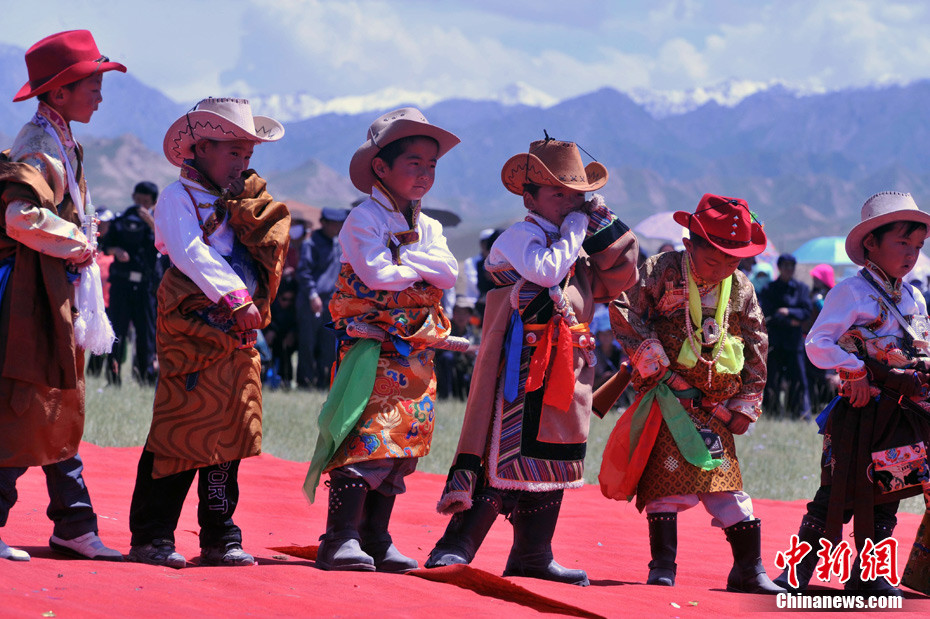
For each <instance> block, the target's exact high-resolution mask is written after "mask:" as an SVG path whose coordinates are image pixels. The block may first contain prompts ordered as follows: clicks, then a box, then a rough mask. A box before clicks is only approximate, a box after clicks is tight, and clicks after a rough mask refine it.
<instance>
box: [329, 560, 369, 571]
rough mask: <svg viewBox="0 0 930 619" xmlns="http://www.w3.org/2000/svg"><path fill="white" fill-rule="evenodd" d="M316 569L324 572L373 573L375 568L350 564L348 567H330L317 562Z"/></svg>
mask: <svg viewBox="0 0 930 619" xmlns="http://www.w3.org/2000/svg"><path fill="white" fill-rule="evenodd" d="M316 567H317V568H319V569H321V570H323V571H326V572H374V571H375V566H374V565H371V564H368V563H350V564H348V565H330V564H329V563H319V562H317V564H316Z"/></svg>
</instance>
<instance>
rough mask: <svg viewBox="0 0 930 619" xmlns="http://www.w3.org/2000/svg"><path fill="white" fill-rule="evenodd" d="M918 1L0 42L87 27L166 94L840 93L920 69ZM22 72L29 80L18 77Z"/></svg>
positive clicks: (380, 20) (55, 16) (123, 8)
mask: <svg viewBox="0 0 930 619" xmlns="http://www.w3.org/2000/svg"><path fill="white" fill-rule="evenodd" d="M928 5H930V3H924V2H920V1H907V0H903V1H902V0H898V1H896V0H889V1H886V2H881V1H871V0H716V1H713V0H708V1H703V2H702V1H698V0H651V1H624V0H617V1H609V0H567V1H562V2H549V1H546V0H462V1H457V2H456V1H452V0H408V1H406V2H397V1H391V0H222V1H214V0H159V1H146V2H135V1H125V0H124V1H120V2H116V1H113V0H93V1H87V0H67V1H62V0H44V1H43V2H40V3H31V2H22V1H21V0H0V13H2V14H3V27H2V31H0V42H2V43H7V44H12V45H16V46H19V47H22V48H24V49H25V48H27V47H29V46H30V45H31V44H32V43H34V42H35V41H37V40H39V39H40V38H42V37H43V36H45V35H48V34H51V33H53V32H56V31H59V30H67V29H73V28H88V29H90V30H91V31H92V32H93V33H94V35H95V37H96V39H97V42H98V45H99V47H100V48H101V51H102V52H103V53H104V54H107V55H109V56H110V57H111V58H113V59H114V60H119V61H120V62H123V63H124V64H126V65H127V66H128V67H129V70H130V71H131V72H132V73H133V74H134V75H135V76H136V77H137V78H138V79H140V80H141V81H143V82H144V83H146V84H148V85H150V86H153V87H156V88H158V89H159V90H161V91H162V92H164V93H165V94H167V95H168V96H170V97H172V98H174V99H176V100H178V101H190V100H196V99H199V98H201V97H203V96H207V95H212V96H219V95H230V94H240V95H258V94H294V93H298V92H304V93H307V94H310V95H313V96H314V97H317V98H320V99H329V98H333V97H338V96H347V95H362V94H368V93H371V92H374V91H378V90H382V89H384V88H387V87H397V88H402V89H406V90H411V91H428V92H433V93H436V94H438V95H440V96H443V97H452V96H462V97H468V98H481V97H484V96H488V95H490V94H493V93H495V92H497V91H498V90H500V89H502V88H504V87H505V86H507V85H509V84H512V83H515V82H523V83H526V84H528V85H529V86H531V87H533V88H535V89H539V90H541V91H543V92H545V93H548V94H550V95H552V96H554V97H557V98H559V99H562V98H566V97H570V96H574V95H578V94H582V93H585V92H590V91H592V90H595V89H597V88H601V87H604V86H611V87H614V88H617V89H620V90H632V89H637V88H648V89H658V90H684V89H691V88H696V87H706V86H711V85H713V84H716V83H719V82H721V81H723V80H726V79H730V78H735V79H747V80H755V81H770V80H781V81H784V82H787V83H789V84H792V85H797V86H801V87H808V88H815V89H820V88H826V89H831V90H832V89H838V88H845V87H850V86H862V85H865V84H870V83H876V82H878V83H887V82H907V81H912V80H914V79H920V78H925V77H930V62H928V60H927V59H928V58H930V6H928ZM24 81H25V80H24Z"/></svg>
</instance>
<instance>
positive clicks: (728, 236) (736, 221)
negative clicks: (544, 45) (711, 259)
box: [672, 193, 768, 258]
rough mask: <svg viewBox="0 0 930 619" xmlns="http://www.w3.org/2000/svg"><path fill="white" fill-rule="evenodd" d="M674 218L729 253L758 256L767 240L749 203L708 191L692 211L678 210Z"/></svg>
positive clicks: (739, 256) (740, 256)
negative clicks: (751, 211) (750, 209)
mask: <svg viewBox="0 0 930 619" xmlns="http://www.w3.org/2000/svg"><path fill="white" fill-rule="evenodd" d="M672 218H673V219H674V220H675V221H676V222H677V223H679V224H681V225H682V226H684V227H685V228H687V229H688V230H690V231H691V232H692V233H693V234H697V235H698V236H700V237H701V238H703V239H704V240H706V241H707V242H708V243H710V244H711V245H713V246H714V247H716V248H717V249H719V250H720V251H722V252H723V253H725V254H727V255H728V256H734V257H736V258H749V257H751V256H758V255H759V254H761V253H762V252H763V251H765V245H766V243H768V239H766V238H765V232H764V231H763V230H762V226H761V225H760V224H759V223H758V222H757V221H756V218H755V216H754V215H753V214H752V213H750V212H749V205H748V204H746V201H745V200H740V199H738V198H728V197H726V196H716V195H714V194H711V193H705V194H704V196H703V197H701V201H700V202H698V205H697V208H696V209H694V212H693V213H688V212H687V211H675V214H674V215H672Z"/></svg>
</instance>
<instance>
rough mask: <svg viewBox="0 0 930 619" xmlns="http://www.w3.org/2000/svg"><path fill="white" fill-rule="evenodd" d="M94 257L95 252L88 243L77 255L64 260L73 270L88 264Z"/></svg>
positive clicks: (95, 255) (95, 256)
mask: <svg viewBox="0 0 930 619" xmlns="http://www.w3.org/2000/svg"><path fill="white" fill-rule="evenodd" d="M96 258H97V252H96V251H94V249H93V248H92V247H91V246H90V245H88V246H87V247H86V248H85V249H84V251H83V252H81V253H80V254H79V255H77V256H75V257H73V258H68V259H67V260H65V264H67V266H68V267H70V268H72V269H74V270H77V269H83V268H84V267H87V266H90V264H91V263H92V262H93V261H94V260H95V259H96Z"/></svg>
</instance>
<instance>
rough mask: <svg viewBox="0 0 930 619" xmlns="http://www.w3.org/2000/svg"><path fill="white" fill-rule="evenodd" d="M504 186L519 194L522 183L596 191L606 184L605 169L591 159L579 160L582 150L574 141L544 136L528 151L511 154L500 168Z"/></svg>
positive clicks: (521, 193)
mask: <svg viewBox="0 0 930 619" xmlns="http://www.w3.org/2000/svg"><path fill="white" fill-rule="evenodd" d="M501 181H503V183H504V187H506V188H507V190H508V191H510V192H511V193H515V194H517V195H518V196H522V195H523V185H526V184H528V183H531V184H533V185H551V186H553V187H564V188H565V189H570V190H572V191H596V190H598V189H600V188H601V187H603V186H604V185H605V184H606V183H607V168H605V167H604V164H602V163H598V162H597V161H592V162H591V163H589V164H588V165H587V166H585V165H584V164H582V162H581V153H580V152H578V146H577V145H575V143H574V142H561V141H559V140H553V139H552V138H550V137H546V139H545V140H537V141H535V142H533V143H532V144H530V150H529V152H528V153H520V154H519V155H514V156H513V157H511V158H510V159H508V160H507V163H505V164H504V167H503V168H502V169H501Z"/></svg>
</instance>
